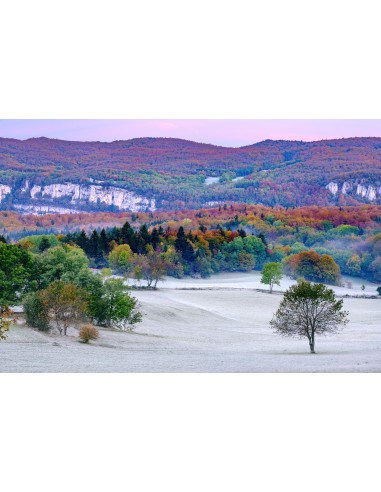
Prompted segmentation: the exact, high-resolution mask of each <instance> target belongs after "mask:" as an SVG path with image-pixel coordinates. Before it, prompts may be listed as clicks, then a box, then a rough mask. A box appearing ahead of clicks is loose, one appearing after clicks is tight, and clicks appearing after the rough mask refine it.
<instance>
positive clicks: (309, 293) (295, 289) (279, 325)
mask: <svg viewBox="0 0 381 492" xmlns="http://www.w3.org/2000/svg"><path fill="white" fill-rule="evenodd" d="M347 316H348V312H347V311H344V310H343V300H342V299H340V300H337V299H336V298H335V293H334V292H333V290H332V289H329V288H328V287H326V286H324V285H323V284H312V283H310V282H305V281H301V282H299V283H298V284H296V285H293V286H292V287H290V288H289V289H288V290H287V291H286V293H285V294H284V297H283V299H282V301H281V303H280V306H279V308H278V310H277V312H276V313H275V315H274V317H273V319H272V320H271V322H270V325H271V326H272V328H274V329H275V331H276V332H277V333H279V334H280V335H282V336H287V337H301V338H302V337H307V339H308V342H309V346H310V351H311V353H315V335H324V334H327V333H336V332H337V331H338V330H339V329H340V328H341V327H343V326H345V325H346V324H347V322H348V319H347Z"/></svg>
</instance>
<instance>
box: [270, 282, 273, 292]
mask: <svg viewBox="0 0 381 492" xmlns="http://www.w3.org/2000/svg"><path fill="white" fill-rule="evenodd" d="M272 293H273V284H270V294H272Z"/></svg>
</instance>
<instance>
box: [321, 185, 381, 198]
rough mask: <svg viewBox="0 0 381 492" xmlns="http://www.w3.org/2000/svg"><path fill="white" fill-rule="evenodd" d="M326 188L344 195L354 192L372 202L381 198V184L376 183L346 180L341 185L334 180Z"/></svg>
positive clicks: (334, 193)
mask: <svg viewBox="0 0 381 492" xmlns="http://www.w3.org/2000/svg"><path fill="white" fill-rule="evenodd" d="M326 189H327V190H329V191H330V192H331V193H332V194H333V195H337V194H338V193H339V192H340V194H342V195H350V194H354V195H357V196H358V197H361V198H364V199H366V200H368V201H370V202H374V201H376V200H379V199H381V185H376V184H365V183H358V182H352V181H344V183H343V184H342V185H341V186H340V185H339V184H338V183H336V182H334V181H332V182H331V183H328V184H327V186H326Z"/></svg>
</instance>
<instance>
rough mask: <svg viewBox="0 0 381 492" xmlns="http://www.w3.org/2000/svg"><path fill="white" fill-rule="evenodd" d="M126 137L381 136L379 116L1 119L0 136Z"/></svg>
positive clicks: (229, 141)
mask: <svg viewBox="0 0 381 492" xmlns="http://www.w3.org/2000/svg"><path fill="white" fill-rule="evenodd" d="M42 136H44V137H49V138H59V139H63V140H79V141H89V140H93V141H94V140H99V141H104V142H110V141H113V140H128V139H130V138H137V137H176V138H184V139H187V140H194V141H196V142H203V143H212V144H216V145H223V146H231V147H239V146H243V145H249V144H252V143H255V142H260V141H262V140H266V139H273V140H305V141H311V140H322V139H330V138H344V137H381V120H0V137H11V138H18V139H26V138H31V137H42Z"/></svg>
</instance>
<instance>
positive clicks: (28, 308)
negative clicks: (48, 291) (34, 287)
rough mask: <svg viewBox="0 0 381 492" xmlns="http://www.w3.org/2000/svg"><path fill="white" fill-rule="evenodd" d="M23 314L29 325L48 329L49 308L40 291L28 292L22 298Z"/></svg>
mask: <svg viewBox="0 0 381 492" xmlns="http://www.w3.org/2000/svg"><path fill="white" fill-rule="evenodd" d="M23 307H24V314H25V319H26V322H27V324H28V325H29V326H32V327H33V328H37V329H38V330H40V331H49V308H48V304H47V302H46V301H45V299H44V297H43V295H42V291H37V292H30V293H29V294H27V295H26V296H25V297H24V300H23Z"/></svg>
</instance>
